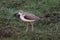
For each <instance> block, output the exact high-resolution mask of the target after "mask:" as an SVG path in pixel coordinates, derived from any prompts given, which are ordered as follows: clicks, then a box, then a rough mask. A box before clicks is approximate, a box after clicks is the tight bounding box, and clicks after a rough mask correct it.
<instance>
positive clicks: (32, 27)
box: [31, 23, 34, 32]
mask: <svg viewBox="0 0 60 40" xmlns="http://www.w3.org/2000/svg"><path fill="white" fill-rule="evenodd" d="M33 24H34V23H31V26H32V32H33V31H34V26H33Z"/></svg>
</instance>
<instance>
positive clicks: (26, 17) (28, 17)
mask: <svg viewBox="0 0 60 40" xmlns="http://www.w3.org/2000/svg"><path fill="white" fill-rule="evenodd" d="M24 18H25V19H28V20H34V18H33V17H31V16H27V15H26V16H24Z"/></svg>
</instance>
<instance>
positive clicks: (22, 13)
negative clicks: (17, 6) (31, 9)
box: [14, 10, 25, 18]
mask: <svg viewBox="0 0 60 40" xmlns="http://www.w3.org/2000/svg"><path fill="white" fill-rule="evenodd" d="M14 16H15V17H17V18H20V16H25V14H24V12H23V11H22V10H20V11H19V12H16V13H15V14H14Z"/></svg>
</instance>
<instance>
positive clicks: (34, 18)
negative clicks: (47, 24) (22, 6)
mask: <svg viewBox="0 0 60 40" xmlns="http://www.w3.org/2000/svg"><path fill="white" fill-rule="evenodd" d="M24 18H26V19H29V20H38V19H40V18H39V17H37V16H35V15H33V14H26V15H25V16H24Z"/></svg>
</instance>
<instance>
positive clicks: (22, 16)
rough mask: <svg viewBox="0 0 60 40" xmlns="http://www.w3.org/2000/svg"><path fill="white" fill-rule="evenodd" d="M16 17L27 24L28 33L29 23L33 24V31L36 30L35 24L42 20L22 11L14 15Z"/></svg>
mask: <svg viewBox="0 0 60 40" xmlns="http://www.w3.org/2000/svg"><path fill="white" fill-rule="evenodd" d="M14 15H15V16H17V17H19V18H20V19H21V20H22V21H24V22H27V28H26V32H27V31H28V23H31V26H32V31H33V30H34V29H33V23H34V22H35V21H37V20H40V18H39V17H38V16H35V15H34V14H31V13H28V12H24V11H22V10H20V11H19V12H18V13H16V14H14Z"/></svg>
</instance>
